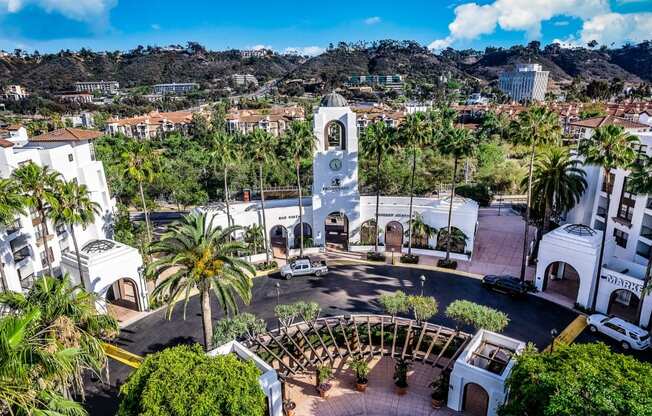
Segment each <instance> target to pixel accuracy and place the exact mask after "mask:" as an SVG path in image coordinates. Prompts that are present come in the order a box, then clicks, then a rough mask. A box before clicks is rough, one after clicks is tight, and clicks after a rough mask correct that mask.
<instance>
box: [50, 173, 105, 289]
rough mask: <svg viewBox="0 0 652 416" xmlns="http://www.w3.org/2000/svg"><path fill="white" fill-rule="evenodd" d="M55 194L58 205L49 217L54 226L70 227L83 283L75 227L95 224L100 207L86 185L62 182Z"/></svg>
mask: <svg viewBox="0 0 652 416" xmlns="http://www.w3.org/2000/svg"><path fill="white" fill-rule="evenodd" d="M55 192H56V198H57V201H58V204H57V205H56V206H55V207H53V208H52V209H51V210H50V212H49V216H50V219H52V222H53V223H54V224H59V223H62V224H66V225H67V226H68V230H70V235H71V236H72V243H73V246H74V247H75V255H76V256H77V268H78V270H79V278H80V279H81V281H82V282H83V272H82V264H81V258H80V255H79V246H78V245H77V236H76V235H75V225H79V226H82V227H85V226H87V225H89V224H92V223H93V222H95V215H96V214H99V213H100V205H99V204H98V203H96V202H95V201H93V200H92V199H91V197H90V194H89V192H88V188H87V187H86V185H79V184H77V183H76V182H62V183H61V184H60V185H59V187H58V188H57V189H56V191H55Z"/></svg>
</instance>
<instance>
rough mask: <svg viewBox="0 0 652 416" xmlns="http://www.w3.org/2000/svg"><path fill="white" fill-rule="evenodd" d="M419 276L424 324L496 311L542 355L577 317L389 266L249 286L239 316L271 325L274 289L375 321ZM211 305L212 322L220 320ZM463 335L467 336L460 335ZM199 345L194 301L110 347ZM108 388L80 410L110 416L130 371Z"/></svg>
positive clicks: (113, 367)
mask: <svg viewBox="0 0 652 416" xmlns="http://www.w3.org/2000/svg"><path fill="white" fill-rule="evenodd" d="M421 274H423V275H425V276H426V282H425V285H424V294H426V295H429V296H434V297H435V298H436V299H437V301H438V302H439V313H438V314H437V315H436V316H435V317H433V318H432V319H431V320H430V321H431V322H433V323H437V324H443V325H446V326H453V323H452V322H451V321H450V320H449V319H447V318H446V317H445V316H444V314H443V311H444V309H445V308H446V306H447V305H448V304H449V303H451V302H452V301H454V300H456V299H467V300H471V301H473V302H477V303H481V304H483V305H487V306H490V307H492V308H496V309H499V310H502V311H503V312H505V313H507V314H508V315H509V318H510V323H509V325H508V326H507V328H506V329H505V331H504V333H505V334H506V335H508V336H511V337H514V338H517V339H520V340H523V341H529V342H534V343H535V344H536V345H537V346H539V347H541V348H543V347H545V346H546V345H548V344H549V342H550V330H551V329H552V328H556V329H558V330H561V329H563V328H565V327H566V326H567V325H568V324H569V323H570V322H571V321H572V320H573V319H574V318H575V317H576V316H577V314H576V313H574V312H573V311H571V310H568V309H566V308H564V307H562V306H559V305H556V304H553V303H550V302H548V301H546V300H543V299H541V298H538V297H535V296H532V295H529V296H528V298H527V299H521V300H516V299H511V298H510V297H507V296H504V295H500V294H495V293H493V292H488V291H487V290H485V289H484V288H482V287H481V285H480V281H479V280H477V279H473V278H468V277H461V276H458V275H454V274H449V273H442V272H434V271H426V270H419V269H411V268H402V267H392V266H389V265H387V266H384V265H378V266H371V265H369V266H368V265H356V266H338V267H334V268H332V269H331V272H330V273H329V274H328V276H325V277H321V278H316V277H301V278H296V279H294V280H290V281H286V280H282V279H280V278H279V277H278V276H271V277H260V278H256V279H255V281H254V288H253V293H252V294H253V301H252V303H251V305H249V306H246V307H243V308H242V311H246V312H253V313H255V314H257V315H258V316H260V317H261V318H264V319H265V320H267V321H268V325H269V326H270V327H273V326H274V325H276V323H275V320H274V316H273V310H274V307H275V306H276V304H277V295H276V287H275V285H276V283H279V286H280V302H281V303H292V302H296V301H299V300H310V301H315V302H318V303H319V304H320V305H321V306H322V310H323V312H322V314H326V315H338V314H350V313H355V312H375V313H381V312H382V311H381V308H380V305H379V304H378V297H379V296H380V295H381V294H383V293H391V292H394V291H396V290H399V289H400V290H403V291H404V292H406V293H408V294H418V293H419V292H420V290H421V289H420V281H419V277H420V276H421ZM222 316H223V315H222V313H221V312H220V309H219V307H218V305H217V304H216V302H215V299H213V319H214V320H218V319H220V318H221V317H222ZM467 330H470V329H468V328H467ZM194 342H202V329H201V319H200V306H199V302H198V300H197V298H196V297H195V298H193V299H191V301H190V302H189V304H188V310H187V319H186V320H185V321H184V320H183V311H182V305H178V306H177V308H176V310H175V311H174V312H173V314H172V318H171V319H170V320H167V319H166V318H165V311H163V310H160V311H157V312H155V313H152V314H150V315H149V316H147V317H145V318H144V319H142V320H140V321H138V322H135V323H134V324H132V325H130V326H128V327H127V328H125V329H123V330H122V332H121V335H120V337H119V339H118V340H117V344H118V345H119V346H121V347H122V348H125V349H127V350H129V351H131V352H133V353H136V354H139V355H144V354H148V353H152V352H156V351H160V350H162V349H164V348H167V347H170V346H174V345H179V344H186V343H194ZM109 370H110V371H109V373H110V380H109V385H101V384H99V383H93V384H92V385H89V388H88V389H87V406H88V409H89V411H90V414H91V415H93V416H95V415H114V414H115V410H116V407H117V399H116V388H115V387H114V386H115V385H116V384H118V385H119V384H120V383H121V382H122V381H124V380H125V379H126V377H127V376H128V375H129V374H130V372H131V370H130V369H129V368H128V367H126V366H123V365H121V364H118V363H115V362H111V364H110V368H109Z"/></svg>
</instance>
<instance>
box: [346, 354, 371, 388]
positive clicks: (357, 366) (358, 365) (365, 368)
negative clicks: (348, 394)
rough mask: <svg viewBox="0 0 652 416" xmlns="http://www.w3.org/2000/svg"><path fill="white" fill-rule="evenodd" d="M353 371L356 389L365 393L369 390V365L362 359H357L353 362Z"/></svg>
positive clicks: (351, 365)
mask: <svg viewBox="0 0 652 416" xmlns="http://www.w3.org/2000/svg"><path fill="white" fill-rule="evenodd" d="M350 367H351V369H352V370H353V371H354V372H355V389H356V390H357V391H359V392H361V393H364V392H365V390H367V384H368V383H369V379H368V378H367V376H368V375H369V364H368V363H367V362H366V361H365V360H362V359H359V358H358V359H355V360H353V361H351V364H350Z"/></svg>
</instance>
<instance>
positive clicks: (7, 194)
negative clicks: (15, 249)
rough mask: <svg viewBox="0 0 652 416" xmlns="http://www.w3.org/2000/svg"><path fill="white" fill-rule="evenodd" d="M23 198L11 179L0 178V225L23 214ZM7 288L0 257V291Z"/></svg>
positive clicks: (9, 222)
mask: <svg viewBox="0 0 652 416" xmlns="http://www.w3.org/2000/svg"><path fill="white" fill-rule="evenodd" d="M25 214H26V213H25V199H24V198H23V195H22V194H21V192H20V190H19V189H18V184H17V183H16V181H14V180H12V179H3V178H0V227H2V228H6V227H7V226H8V225H10V224H11V223H12V222H13V221H14V220H15V219H16V217H17V216H18V215H25ZM6 288H7V275H6V273H5V268H4V263H3V262H2V258H0V291H3V290H5V289H6Z"/></svg>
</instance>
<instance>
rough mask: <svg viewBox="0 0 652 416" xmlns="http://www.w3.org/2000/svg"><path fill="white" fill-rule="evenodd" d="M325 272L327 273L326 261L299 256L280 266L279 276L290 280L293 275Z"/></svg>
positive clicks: (320, 274)
mask: <svg viewBox="0 0 652 416" xmlns="http://www.w3.org/2000/svg"><path fill="white" fill-rule="evenodd" d="M326 273H328V266H326V262H325V261H323V260H322V261H312V262H311V261H310V259H308V258H300V259H297V260H294V261H292V262H290V263H288V264H286V265H285V266H283V267H281V276H282V277H283V278H284V279H286V280H290V279H291V278H293V277H294V276H304V275H309V274H314V275H315V276H322V275H325V274H326Z"/></svg>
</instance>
